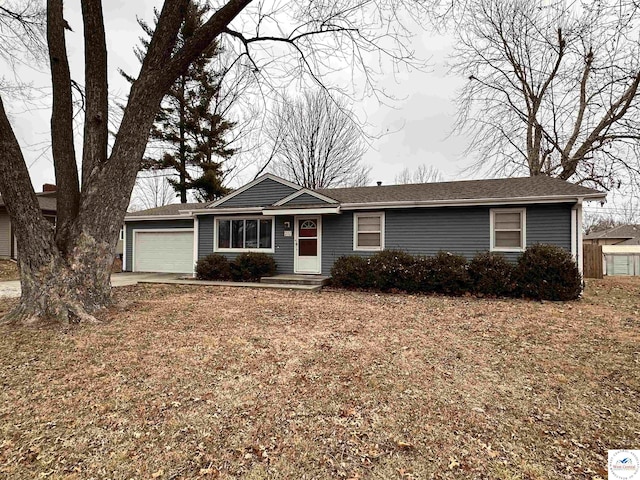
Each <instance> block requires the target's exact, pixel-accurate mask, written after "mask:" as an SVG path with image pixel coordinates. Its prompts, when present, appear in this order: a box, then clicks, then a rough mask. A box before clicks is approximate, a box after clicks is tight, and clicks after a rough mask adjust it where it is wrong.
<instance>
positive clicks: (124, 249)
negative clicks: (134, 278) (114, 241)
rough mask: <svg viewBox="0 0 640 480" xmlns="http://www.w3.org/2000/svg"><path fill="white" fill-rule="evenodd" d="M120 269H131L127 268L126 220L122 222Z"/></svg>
mask: <svg viewBox="0 0 640 480" xmlns="http://www.w3.org/2000/svg"><path fill="white" fill-rule="evenodd" d="M122 271H123V272H130V271H131V269H128V268H127V222H122Z"/></svg>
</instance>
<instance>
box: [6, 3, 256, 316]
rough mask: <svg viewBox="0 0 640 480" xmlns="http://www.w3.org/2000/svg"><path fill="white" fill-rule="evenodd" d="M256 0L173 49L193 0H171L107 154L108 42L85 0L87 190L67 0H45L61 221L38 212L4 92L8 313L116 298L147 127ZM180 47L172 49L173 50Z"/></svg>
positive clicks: (97, 12) (43, 311) (79, 307)
mask: <svg viewBox="0 0 640 480" xmlns="http://www.w3.org/2000/svg"><path fill="white" fill-rule="evenodd" d="M250 1H251V0H229V1H228V2H227V3H226V4H225V5H223V6H222V7H221V8H219V9H218V10H217V11H216V12H215V13H214V14H213V15H212V17H211V18H210V19H209V20H208V21H207V22H206V23H205V24H204V25H203V26H201V27H200V28H199V29H198V30H197V31H196V33H195V34H194V36H193V37H192V38H191V39H190V40H189V41H188V42H187V43H186V44H185V45H184V46H183V47H182V48H180V50H178V51H177V52H175V43H176V37H177V34H178V30H179V28H180V25H181V22H182V19H183V18H184V11H185V8H186V6H187V0H166V1H165V2H164V5H163V7H162V11H161V14H160V17H159V20H158V24H157V27H156V31H155V33H154V35H153V37H152V40H151V43H150V45H149V49H148V52H147V55H146V57H145V59H144V62H143V66H142V69H141V71H140V75H139V76H138V79H137V80H136V81H135V82H134V83H133V85H132V87H131V92H130V95H129V100H128V102H127V106H126V108H125V110H124V114H123V117H122V121H121V123H120V127H119V130H118V133H117V135H116V137H115V140H114V143H113V147H112V149H111V152H110V153H109V155H108V156H107V142H106V139H107V135H108V131H107V125H108V121H107V120H108V119H107V113H108V109H107V93H108V86H107V75H106V44H105V39H104V26H103V19H102V7H101V1H100V0H82V7H83V8H82V13H83V21H84V24H85V62H86V70H85V79H86V89H87V90H86V93H87V94H86V103H87V105H86V115H85V130H84V145H83V165H82V170H83V174H82V179H83V182H82V191H80V189H79V182H78V174H77V164H76V158H75V157H76V155H75V151H74V148H73V134H72V132H73V125H72V109H71V105H72V97H71V89H70V85H71V80H70V76H69V68H68V61H67V57H66V44H65V39H64V35H65V32H64V25H65V22H64V17H63V8H62V0H48V1H47V23H48V30H47V33H48V35H47V40H48V44H49V57H50V60H51V70H52V80H53V97H54V102H53V104H54V105H53V109H52V118H51V125H52V136H53V141H52V144H53V148H52V152H53V161H54V166H55V170H56V181H57V183H58V187H59V188H58V193H57V198H58V208H59V209H58V216H59V218H58V225H57V229H56V228H54V227H53V225H51V224H50V223H49V222H48V221H47V220H45V218H44V217H43V215H42V212H41V211H40V207H39V204H38V199H37V197H36V194H35V192H34V190H33V186H32V185H31V181H30V178H29V171H28V168H27V164H26V162H25V159H24V156H23V153H22V150H21V148H20V145H19V144H18V140H17V138H16V136H15V133H14V131H13V129H12V128H11V124H10V122H9V119H8V117H7V114H6V111H5V108H4V105H3V103H2V98H0V172H1V174H0V192H1V193H2V199H3V201H4V204H5V206H6V208H7V211H8V213H9V216H10V217H11V221H12V225H13V227H14V231H15V235H16V240H17V243H18V263H19V268H20V274H21V286H22V297H21V298H20V302H19V304H18V305H17V307H16V308H15V309H14V310H13V311H12V312H10V313H9V314H8V315H7V316H6V317H5V318H4V322H9V323H16V324H34V323H38V322H42V321H49V320H52V319H53V320H57V321H59V322H63V323H69V322H95V321H96V319H95V317H94V316H93V313H95V312H96V311H97V310H99V309H100V308H103V307H105V306H108V305H109V304H110V302H111V285H110V275H111V265H112V262H113V253H114V251H115V246H116V242H117V238H118V232H119V230H120V227H121V226H122V222H123V218H124V215H125V212H126V209H127V205H128V203H129V198H130V196H131V191H132V190H133V186H134V183H135V179H136V174H137V173H138V170H139V168H140V162H141V160H142V156H143V153H144V150H145V146H146V143H147V139H148V136H149V130H150V128H151V125H152V123H153V119H154V117H155V113H156V112H157V110H158V107H159V105H160V101H161V99H162V97H163V96H164V94H165V92H167V91H168V89H169V87H170V86H171V85H172V84H173V83H174V81H175V79H176V78H177V77H178V76H179V75H180V73H181V72H183V71H184V70H185V69H186V68H187V67H188V65H189V64H190V63H191V62H192V61H193V60H195V58H196V57H197V56H198V55H200V54H201V53H202V51H203V50H204V49H205V48H207V47H208V46H209V45H210V44H211V42H212V41H213V40H214V39H215V38H216V37H217V36H218V35H219V34H220V33H221V32H222V31H223V30H224V28H225V27H226V26H227V25H228V24H229V22H231V21H232V20H233V18H235V16H236V15H237V14H238V13H239V12H241V11H242V9H243V8H245V7H246V6H247V5H248V4H249V3H250ZM174 52H175V54H174Z"/></svg>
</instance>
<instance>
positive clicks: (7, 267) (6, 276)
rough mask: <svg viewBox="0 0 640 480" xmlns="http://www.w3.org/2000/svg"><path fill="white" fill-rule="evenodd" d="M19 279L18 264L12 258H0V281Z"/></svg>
mask: <svg viewBox="0 0 640 480" xmlns="http://www.w3.org/2000/svg"><path fill="white" fill-rule="evenodd" d="M7 280H20V273H19V272H18V265H17V264H16V262H14V261H13V260H0V282H4V281H7Z"/></svg>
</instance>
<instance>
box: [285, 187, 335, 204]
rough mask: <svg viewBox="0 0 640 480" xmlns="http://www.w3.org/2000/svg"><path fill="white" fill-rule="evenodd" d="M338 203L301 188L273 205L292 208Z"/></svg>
mask: <svg viewBox="0 0 640 480" xmlns="http://www.w3.org/2000/svg"><path fill="white" fill-rule="evenodd" d="M336 203H338V202H337V201H336V200H334V199H333V198H329V197H327V196H326V195H322V194H320V193H318V192H314V191H313V190H309V189H307V188H303V189H301V190H298V191H297V192H294V193H292V194H291V195H289V196H287V197H285V198H283V199H282V200H280V201H279V202H276V203H274V206H276V207H280V206H294V205H324V204H336Z"/></svg>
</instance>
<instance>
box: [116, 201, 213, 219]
mask: <svg viewBox="0 0 640 480" xmlns="http://www.w3.org/2000/svg"><path fill="white" fill-rule="evenodd" d="M209 203H211V202H204V203H201V202H194V203H172V204H170V205H164V206H163V207H155V208H149V209H147V210H139V211H137V212H128V213H127V217H144V216H147V215H180V210H191V209H196V208H205V207H206V206H207V205H208V204H209Z"/></svg>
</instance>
